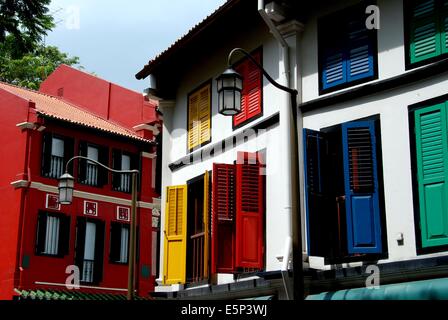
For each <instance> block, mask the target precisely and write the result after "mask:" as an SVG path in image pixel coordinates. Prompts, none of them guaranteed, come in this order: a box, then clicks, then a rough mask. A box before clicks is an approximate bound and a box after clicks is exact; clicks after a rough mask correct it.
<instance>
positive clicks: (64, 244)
mask: <svg viewBox="0 0 448 320" xmlns="http://www.w3.org/2000/svg"><path fill="white" fill-rule="evenodd" d="M59 221H60V232H59V252H58V255H59V256H60V257H63V256H66V255H67V254H68V253H69V249H70V217H69V216H60V217H59Z"/></svg>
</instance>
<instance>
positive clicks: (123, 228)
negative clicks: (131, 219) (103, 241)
mask: <svg viewBox="0 0 448 320" xmlns="http://www.w3.org/2000/svg"><path fill="white" fill-rule="evenodd" d="M128 248H129V225H127V224H122V223H114V222H113V223H111V235H110V261H111V262H114V263H123V264H127V263H128V258H129V256H128Z"/></svg>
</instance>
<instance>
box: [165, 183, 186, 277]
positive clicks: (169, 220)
mask: <svg viewBox="0 0 448 320" xmlns="http://www.w3.org/2000/svg"><path fill="white" fill-rule="evenodd" d="M186 229H187V186H186V185H184V186H176V187H168V188H167V197H166V205H165V230H164V238H165V240H164V248H165V249H164V263H163V283H164V284H167V285H168V284H178V283H185V282H186V268H185V266H186V254H187V250H186V245H187V230H186Z"/></svg>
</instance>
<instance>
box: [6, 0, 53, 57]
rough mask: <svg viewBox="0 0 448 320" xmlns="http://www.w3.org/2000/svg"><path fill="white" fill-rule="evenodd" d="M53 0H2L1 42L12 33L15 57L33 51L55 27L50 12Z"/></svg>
mask: <svg viewBox="0 0 448 320" xmlns="http://www.w3.org/2000/svg"><path fill="white" fill-rule="evenodd" d="M50 2H51V0H0V43H3V42H4V41H5V40H6V38H7V37H8V36H9V35H11V36H12V37H13V38H14V42H15V48H14V51H11V53H12V54H13V57H14V58H18V57H19V56H21V55H23V54H26V53H28V52H32V51H33V50H34V49H35V48H36V44H38V43H39V42H40V41H41V40H42V37H43V36H45V35H46V34H47V32H48V31H50V30H51V29H52V28H53V27H54V22H53V17H52V16H51V15H50V14H49V12H48V11H49V9H48V5H49V4H50Z"/></svg>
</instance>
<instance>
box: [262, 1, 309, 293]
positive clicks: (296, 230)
mask: <svg viewBox="0 0 448 320" xmlns="http://www.w3.org/2000/svg"><path fill="white" fill-rule="evenodd" d="M258 12H259V14H260V16H261V17H262V19H263V20H264V22H265V23H266V25H267V26H268V28H269V30H270V32H271V33H272V34H273V36H274V38H275V39H276V40H277V41H278V42H279V44H280V46H281V48H282V53H281V54H282V60H283V67H284V73H283V77H282V78H283V79H282V80H283V83H284V84H285V86H286V87H288V88H289V87H290V60H289V58H290V55H289V45H288V43H287V42H286V40H285V39H284V38H283V36H282V35H281V34H280V32H279V31H278V30H277V28H276V26H275V25H274V23H273V22H272V20H271V19H270V18H269V16H268V15H267V13H266V11H265V3H264V0H258ZM293 99H294V101H293ZM297 120H298V119H297V95H295V96H294V95H292V96H291V99H288V97H287V96H286V95H285V101H284V103H282V104H281V108H280V124H281V125H282V127H283V128H284V132H283V137H284V138H283V139H282V141H284V143H283V150H284V153H283V154H285V155H287V159H286V161H285V163H284V166H285V175H286V182H287V184H288V186H290V188H286V190H289V192H288V193H287V194H286V210H288V214H289V217H288V218H289V219H288V220H287V221H288V225H287V236H286V240H285V249H284V255H283V263H282V269H281V271H282V277H283V282H284V284H285V291H286V294H287V296H288V298H289V296H290V295H289V293H288V289H287V287H286V276H287V273H288V262H289V257H290V254H291V247H292V254H293V275H294V280H293V281H294V286H293V287H294V298H295V299H300V300H301V299H303V295H304V293H303V259H302V241H301V238H302V235H301V232H302V230H301V214H300V205H299V203H300V201H299V194H300V191H299V190H300V188H299V181H300V179H299V173H298V161H299V157H298V141H297V140H298V130H297Z"/></svg>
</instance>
